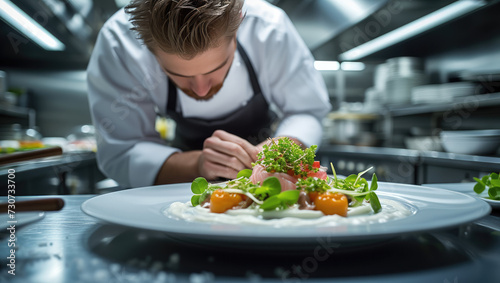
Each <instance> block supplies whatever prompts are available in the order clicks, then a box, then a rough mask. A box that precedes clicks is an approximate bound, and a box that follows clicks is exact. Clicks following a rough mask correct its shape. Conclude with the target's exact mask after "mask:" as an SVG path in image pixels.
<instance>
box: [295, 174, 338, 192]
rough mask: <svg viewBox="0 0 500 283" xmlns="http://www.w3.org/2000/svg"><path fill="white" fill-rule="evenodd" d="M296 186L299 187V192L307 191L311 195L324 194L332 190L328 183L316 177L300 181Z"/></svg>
mask: <svg viewBox="0 0 500 283" xmlns="http://www.w3.org/2000/svg"><path fill="white" fill-rule="evenodd" d="M296 185H297V190H305V191H307V192H309V193H311V192H318V193H324V192H326V191H327V190H329V189H330V186H329V185H328V183H327V181H325V180H322V179H318V178H314V177H308V178H307V179H299V180H298V181H297V184H296Z"/></svg>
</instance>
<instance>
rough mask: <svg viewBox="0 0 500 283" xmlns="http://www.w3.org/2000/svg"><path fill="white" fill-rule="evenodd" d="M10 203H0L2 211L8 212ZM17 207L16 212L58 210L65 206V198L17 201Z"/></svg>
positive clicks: (0, 210)
mask: <svg viewBox="0 0 500 283" xmlns="http://www.w3.org/2000/svg"><path fill="white" fill-rule="evenodd" d="M9 205H10V203H0V212H7V210H8V209H10V208H9V207H8V206H9ZM14 205H15V209H10V210H14V211H16V212H20V211H56V210H61V209H62V208H63V207H64V200H63V199H62V198H44V199H34V200H23V201H16V203H15V204H14Z"/></svg>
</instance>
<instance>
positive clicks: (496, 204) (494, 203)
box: [426, 182, 500, 209]
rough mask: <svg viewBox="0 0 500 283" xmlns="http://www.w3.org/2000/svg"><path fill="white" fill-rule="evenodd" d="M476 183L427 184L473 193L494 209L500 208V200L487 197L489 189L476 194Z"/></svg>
mask: <svg viewBox="0 0 500 283" xmlns="http://www.w3.org/2000/svg"><path fill="white" fill-rule="evenodd" d="M475 184H476V183H472V182H469V183H441V184H427V185H426V186H429V187H433V188H440V189H446V190H451V191H455V192H460V193H464V194H468V195H471V196H473V197H477V198H479V199H481V200H484V201H485V202H487V203H489V204H490V205H491V208H493V209H500V200H492V199H489V198H487V197H489V196H488V189H486V190H484V191H483V192H482V193H481V194H480V195H478V194H476V192H474V185H475Z"/></svg>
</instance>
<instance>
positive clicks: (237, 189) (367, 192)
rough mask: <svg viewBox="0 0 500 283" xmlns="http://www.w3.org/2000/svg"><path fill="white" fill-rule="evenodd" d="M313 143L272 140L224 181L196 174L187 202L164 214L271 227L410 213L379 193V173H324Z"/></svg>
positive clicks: (357, 220)
mask: <svg viewBox="0 0 500 283" xmlns="http://www.w3.org/2000/svg"><path fill="white" fill-rule="evenodd" d="M316 148H317V146H314V145H313V146H311V147H309V148H306V149H302V148H301V147H300V146H299V145H297V144H295V143H294V142H293V141H292V140H291V139H288V138H279V139H273V140H271V142H270V144H269V145H265V146H264V149H263V150H262V151H261V152H260V153H259V154H258V158H257V161H256V162H255V163H254V164H252V165H253V168H252V169H245V170H242V171H240V172H239V173H238V176H237V178H236V179H234V180H230V181H227V182H223V183H215V184H211V183H209V182H208V181H207V180H205V179H204V178H202V177H199V178H197V179H195V180H194V181H193V182H192V184H191V191H192V192H193V196H192V198H191V201H190V202H186V203H182V202H175V203H173V204H171V205H170V207H169V208H168V209H166V210H165V212H164V213H165V214H166V215H168V216H169V217H176V218H179V219H183V220H189V221H200V222H215V223H230V224H255V225H272V226H282V225H287V226H290V225H291V226H302V225H318V224H322V225H335V224H339V223H349V222H352V223H372V222H386V221H388V220H390V219H397V218H402V217H405V216H407V215H409V214H410V211H409V210H408V209H407V208H405V206H404V205H402V204H400V203H398V202H396V201H393V200H388V199H382V200H380V199H379V198H378V196H377V194H376V190H377V188H378V184H377V176H376V175H375V174H373V175H372V179H371V182H370V183H369V182H368V181H367V180H366V179H365V178H363V177H362V176H363V175H364V174H365V173H366V172H368V171H369V170H370V169H371V168H368V169H367V170H365V171H363V172H360V173H359V174H357V175H350V176H348V177H346V178H340V177H338V176H337V175H336V173H335V168H334V167H333V165H332V171H333V176H328V175H327V173H326V170H327V168H326V167H324V166H321V164H320V162H319V161H315V160H314V159H315V150H316Z"/></svg>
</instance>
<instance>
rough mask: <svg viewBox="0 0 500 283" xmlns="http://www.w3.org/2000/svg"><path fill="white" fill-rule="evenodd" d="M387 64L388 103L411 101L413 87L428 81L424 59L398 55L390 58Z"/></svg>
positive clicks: (395, 103) (396, 103)
mask: <svg viewBox="0 0 500 283" xmlns="http://www.w3.org/2000/svg"><path fill="white" fill-rule="evenodd" d="M386 64H387V81H386V84H385V88H386V103H387V104H393V105H398V104H409V103H411V91H412V88H413V87H415V86H418V85H423V84H425V83H426V82H427V76H426V75H425V73H424V64H423V62H422V60H421V59H419V58H415V57H396V58H391V59H388V60H387V61H386Z"/></svg>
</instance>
